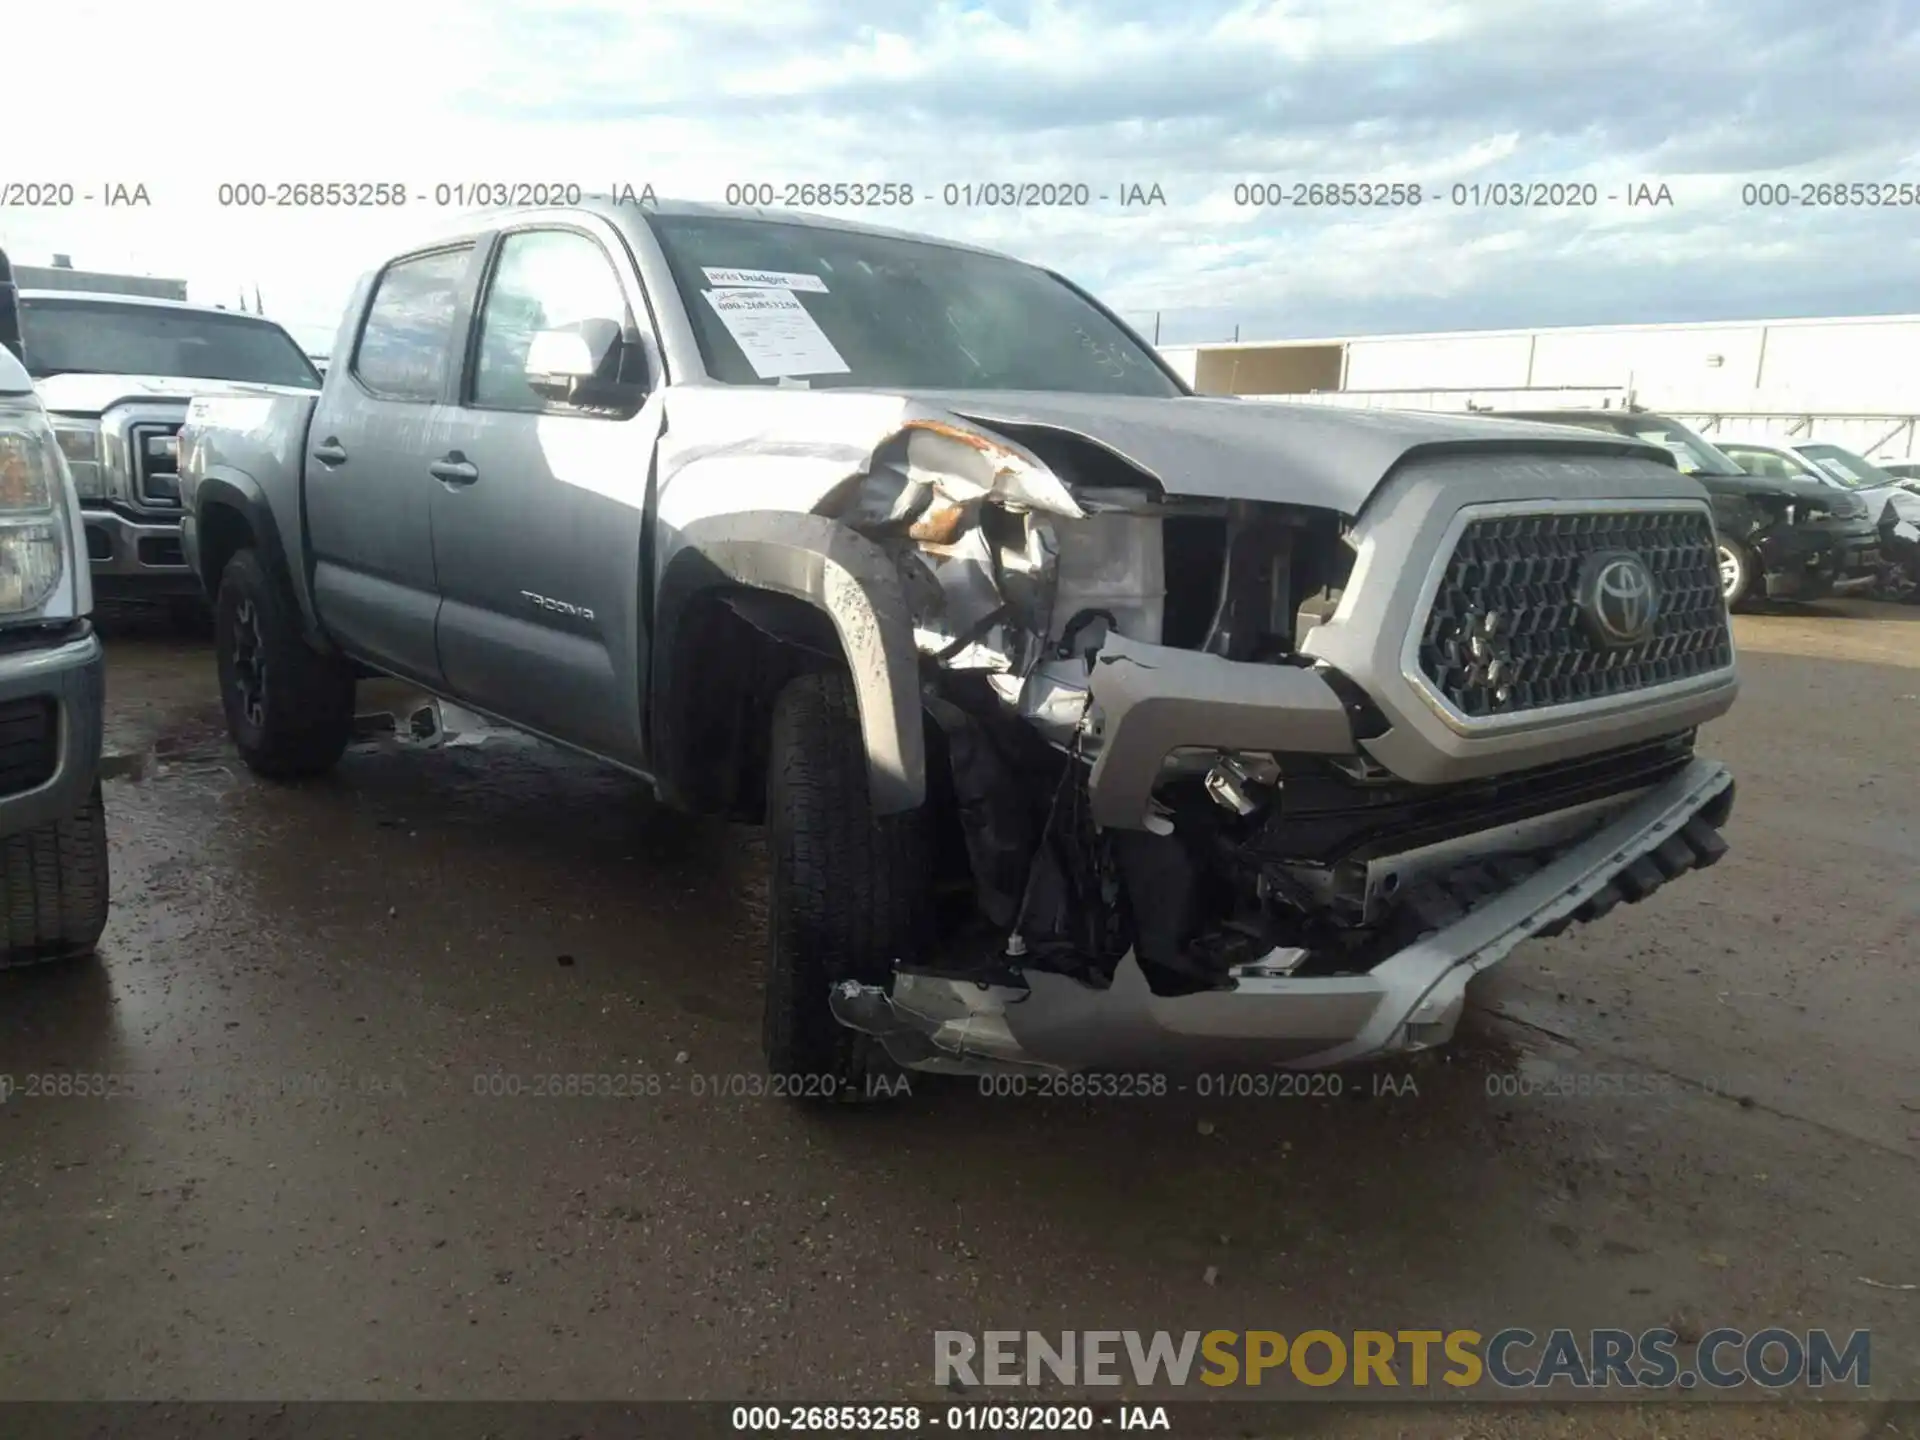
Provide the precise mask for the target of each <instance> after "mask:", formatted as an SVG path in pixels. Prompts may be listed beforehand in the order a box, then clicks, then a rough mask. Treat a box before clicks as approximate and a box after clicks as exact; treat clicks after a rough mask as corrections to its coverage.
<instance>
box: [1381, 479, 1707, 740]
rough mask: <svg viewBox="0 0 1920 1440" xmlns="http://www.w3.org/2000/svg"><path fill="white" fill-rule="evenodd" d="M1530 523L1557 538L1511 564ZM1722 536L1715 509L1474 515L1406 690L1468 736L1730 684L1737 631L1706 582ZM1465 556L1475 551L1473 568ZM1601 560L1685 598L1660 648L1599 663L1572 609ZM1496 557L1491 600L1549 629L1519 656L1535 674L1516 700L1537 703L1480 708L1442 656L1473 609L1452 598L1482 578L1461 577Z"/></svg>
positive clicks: (1434, 588) (1426, 586)
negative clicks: (1639, 567) (1627, 563)
mask: <svg viewBox="0 0 1920 1440" xmlns="http://www.w3.org/2000/svg"><path fill="white" fill-rule="evenodd" d="M1616 517H1617V518H1616ZM1528 521H1533V522H1539V523H1540V524H1541V525H1543V526H1544V527H1546V528H1547V530H1548V531H1549V534H1548V535H1547V536H1545V537H1538V538H1535V539H1534V540H1532V541H1531V542H1528V543H1531V544H1532V545H1533V546H1534V548H1535V549H1537V550H1538V551H1539V552H1541V553H1536V554H1533V555H1527V554H1523V553H1515V554H1514V555H1512V556H1501V555H1499V554H1498V552H1499V551H1500V549H1501V548H1502V546H1503V545H1514V544H1519V543H1520V542H1522V541H1524V540H1525V539H1526V537H1525V536H1524V530H1525V523H1524V522H1528ZM1512 522H1522V523H1521V524H1519V525H1516V524H1514V523H1512ZM1663 522H1664V523H1663ZM1649 530H1651V538H1653V539H1656V540H1659V541H1660V544H1658V545H1648V547H1647V549H1646V550H1642V549H1639V548H1637V546H1636V539H1638V540H1639V541H1640V542H1642V543H1645V542H1647V540H1648V539H1649V534H1648V532H1649ZM1713 534H1714V532H1713V517H1712V511H1711V510H1710V509H1709V507H1708V506H1707V504H1706V502H1705V501H1704V500H1701V501H1690V500H1595V501H1553V500H1527V501H1510V502H1503V503H1499V504H1489V505H1469V506H1466V507H1463V508H1462V509H1461V510H1459V511H1458V512H1457V513H1456V514H1455V515H1454V517H1453V520H1452V523H1451V524H1450V525H1449V526H1448V528H1447V530H1446V532H1445V534H1444V535H1443V536H1442V538H1441V541H1440V543H1439V545H1438V546H1437V547H1436V549H1435V552H1434V558H1433V562H1432V565H1431V567H1430V569H1429V572H1428V574H1427V576H1426V578H1425V581H1424V583H1423V585H1422V587H1421V590H1420V592H1419V597H1418V601H1417V603H1416V604H1415V606H1414V608H1413V622H1412V624H1411V625H1410V626H1409V627H1408V630H1407V635H1406V641H1405V645H1404V648H1403V650H1402V654H1401V674H1402V678H1404V679H1405V681H1406V682H1407V684H1408V685H1409V686H1411V687H1412V688H1413V689H1414V691H1415V692H1416V693H1418V694H1419V695H1420V697H1421V699H1422V700H1424V701H1425V702H1426V704H1427V705H1429V706H1430V707H1432V709H1433V710H1434V711H1435V712H1436V713H1437V714H1438V715H1439V716H1440V717H1441V718H1442V719H1443V720H1444V721H1445V722H1446V724H1447V725H1448V726H1449V727H1450V728H1452V729H1454V730H1456V731H1459V732H1462V733H1465V734H1484V733H1499V732H1503V731H1508V730H1533V729H1537V728H1540V727H1542V726H1550V725H1552V724H1554V723H1556V722H1559V721H1563V720H1572V719H1582V718H1588V717H1591V716H1594V715H1597V714H1603V713H1605V712H1607V711H1609V710H1616V709H1621V708H1634V707H1638V706H1641V705H1644V704H1647V703H1650V702H1654V701H1657V700H1659V699H1662V698H1664V697H1668V696H1677V695H1682V694H1685V693H1687V692H1689V691H1691V690H1695V689H1698V688H1699V687H1701V686H1703V685H1717V684H1720V683H1722V682H1723V681H1724V680H1726V679H1727V678H1728V677H1729V676H1730V675H1731V674H1732V673H1733V670H1734V647H1733V635H1732V629H1731V627H1730V625H1729V624H1728V620H1727V613H1726V606H1725V604H1724V602H1723V601H1722V600H1721V598H1720V591H1719V586H1718V584H1717V580H1715V581H1714V582H1713V583H1712V584H1711V600H1710V602H1704V600H1703V597H1702V596H1701V595H1700V594H1698V593H1697V592H1698V591H1699V590H1700V589H1701V585H1700V583H1699V576H1697V575H1696V574H1695V573H1694V572H1695V571H1696V570H1698V569H1699V568H1700V566H1701V565H1702V564H1703V563H1704V565H1705V567H1706V571H1707V573H1708V574H1709V575H1711V574H1712V573H1713V571H1714V559H1713V546H1714V540H1713ZM1542 541H1545V542H1548V543H1541V542H1542ZM1463 545H1467V546H1469V547H1470V548H1469V553H1468V555H1467V557H1466V558H1465V559H1464V560H1462V558H1461V552H1462V548H1463ZM1583 545H1584V546H1586V547H1587V548H1586V549H1585V550H1582V548H1581V547H1582V546H1583ZM1601 549H1625V550H1632V551H1635V553H1640V554H1641V555H1642V558H1643V559H1646V560H1648V561H1649V563H1650V568H1653V570H1654V573H1655V576H1656V579H1657V581H1659V582H1660V583H1662V584H1663V586H1668V585H1670V586H1671V588H1672V590H1673V593H1674V595H1675V596H1676V598H1675V599H1674V601H1673V604H1674V609H1673V610H1672V611H1670V612H1668V622H1670V623H1668V622H1662V621H1656V632H1655V635H1654V636H1653V637H1652V638H1651V639H1650V640H1648V641H1643V642H1641V643H1640V644H1639V645H1636V646H1632V647H1627V648H1624V649H1621V650H1617V651H1612V652H1600V651H1598V650H1597V648H1596V647H1593V646H1592V642H1591V641H1589V640H1588V639H1587V638H1586V636H1585V635H1583V634H1581V633H1580V631H1579V630H1578V628H1577V625H1576V623H1575V615H1574V608H1573V604H1572V591H1573V587H1574V583H1575V580H1576V578H1577V575H1578V569H1579V564H1580V560H1581V558H1584V554H1585V553H1592V552H1593V551H1597V550H1601ZM1648 550H1651V551H1652V552H1653V553H1648ZM1576 552H1577V553H1576ZM1488 555H1493V556H1494V557H1495V559H1496V560H1497V561H1499V562H1500V564H1501V565H1502V566H1504V567H1505V568H1503V569H1499V570H1498V571H1497V573H1496V574H1495V575H1494V576H1493V577H1491V578H1489V577H1487V576H1485V575H1482V576H1480V577H1478V581H1479V583H1480V584H1481V586H1482V588H1483V590H1484V589H1486V588H1491V589H1493V590H1495V591H1496V592H1499V593H1498V595H1497V597H1496V598H1498V599H1500V600H1501V601H1502V602H1503V603H1506V604H1508V605H1509V606H1515V607H1517V608H1520V609H1526V608H1528V607H1532V608H1533V610H1534V612H1535V613H1534V614H1533V615H1532V616H1531V617H1530V618H1529V620H1528V622H1527V623H1528V624H1529V625H1531V626H1535V627H1543V628H1535V629H1534V630H1533V631H1532V633H1530V634H1529V635H1527V636H1526V637H1525V639H1524V643H1523V644H1522V645H1521V646H1520V647H1519V648H1520V650H1521V651H1522V652H1524V653H1523V654H1522V655H1521V656H1519V657H1516V658H1521V659H1525V660H1527V661H1529V662H1531V663H1530V666H1529V668H1528V670H1527V672H1526V673H1527V679H1528V686H1529V688H1528V689H1527V690H1526V691H1525V692H1520V691H1516V693H1515V695H1514V697H1513V699H1514V700H1520V699H1532V700H1533V701H1534V702H1535V703H1531V704H1525V705H1522V704H1517V703H1512V702H1511V701H1510V702H1509V703H1508V704H1507V705H1505V706H1486V705H1483V704H1481V703H1478V702H1479V701H1480V700H1481V699H1483V698H1484V697H1479V696H1475V695H1473V694H1471V693H1469V692H1467V691H1464V690H1463V689H1462V687H1461V686H1460V685H1459V684H1458V683H1457V677H1456V676H1454V675H1451V674H1449V673H1446V667H1445V665H1444V664H1443V663H1442V661H1443V660H1444V657H1443V656H1442V655H1440V654H1439V653H1437V652H1438V650H1439V648H1440V644H1439V642H1441V641H1443V640H1444V638H1445V637H1444V635H1442V634H1439V633H1437V632H1439V631H1442V630H1444V628H1445V627H1444V623H1443V622H1444V621H1445V620H1446V618H1447V617H1448V616H1450V615H1452V616H1457V615H1458V614H1459V613H1460V606H1461V601H1460V600H1459V599H1458V598H1455V597H1453V596H1451V595H1450V594H1449V593H1448V591H1449V587H1451V586H1458V585H1461V584H1462V583H1466V584H1469V585H1471V584H1472V583H1473V578H1474V577H1471V576H1470V575H1469V576H1465V577H1463V575H1462V574H1461V570H1462V569H1463V568H1466V567H1469V566H1471V565H1473V564H1475V563H1481V562H1482V561H1483V560H1484V558H1485V557H1486V556H1488ZM1465 598H1466V599H1467V600H1468V601H1469V602H1471V601H1472V600H1473V599H1474V597H1472V596H1467V597H1465ZM1436 607H1439V614H1438V616H1437V615H1436ZM1663 627H1664V628H1663ZM1582 677H1584V678H1582ZM1582 692H1584V693H1582Z"/></svg>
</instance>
